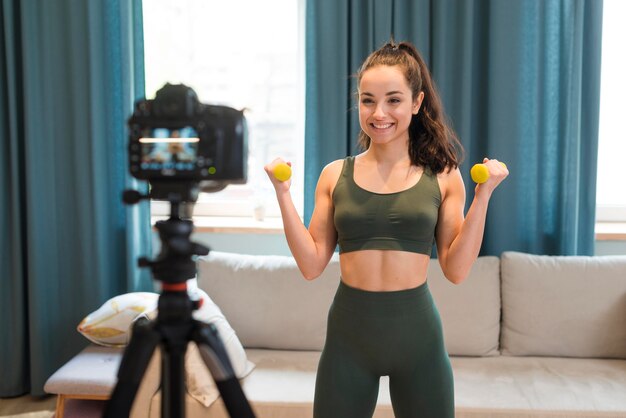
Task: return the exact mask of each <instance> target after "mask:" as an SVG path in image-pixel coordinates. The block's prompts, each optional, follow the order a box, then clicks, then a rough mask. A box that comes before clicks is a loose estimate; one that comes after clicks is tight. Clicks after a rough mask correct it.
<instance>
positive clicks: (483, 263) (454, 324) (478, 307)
mask: <svg viewBox="0 0 626 418" xmlns="http://www.w3.org/2000/svg"><path fill="white" fill-rule="evenodd" d="M428 287H429V288H430V291H431V293H432V295H433V299H434V300H435V303H436V305H437V308H438V309H439V313H440V315H441V322H442V324H443V334H444V339H445V343H446V349H447V350H448V353H449V354H450V355H455V356H495V355H498V354H499V340H500V260H499V259H498V257H479V258H478V259H477V260H476V262H475V263H474V265H473V266H472V270H471V271H470V274H469V276H468V277H467V278H466V279H465V281H463V282H462V283H461V284H458V285H455V284H453V283H451V282H450V281H449V280H447V279H446V278H445V276H444V275H443V272H442V270H441V267H440V265H439V262H438V260H431V262H430V264H429V267H428Z"/></svg>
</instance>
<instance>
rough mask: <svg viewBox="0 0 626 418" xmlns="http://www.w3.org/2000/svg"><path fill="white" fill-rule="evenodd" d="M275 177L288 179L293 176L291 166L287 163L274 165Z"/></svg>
mask: <svg viewBox="0 0 626 418" xmlns="http://www.w3.org/2000/svg"><path fill="white" fill-rule="evenodd" d="M274 177H276V180H278V181H287V180H289V179H290V178H291V167H290V166H289V164H286V163H279V164H276V167H274Z"/></svg>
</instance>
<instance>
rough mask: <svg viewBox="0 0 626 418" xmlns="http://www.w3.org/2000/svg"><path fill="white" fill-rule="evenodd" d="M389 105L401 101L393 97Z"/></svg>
mask: <svg viewBox="0 0 626 418" xmlns="http://www.w3.org/2000/svg"><path fill="white" fill-rule="evenodd" d="M389 103H394V104H396V103H400V99H398V98H397V97H392V98H391V99H389Z"/></svg>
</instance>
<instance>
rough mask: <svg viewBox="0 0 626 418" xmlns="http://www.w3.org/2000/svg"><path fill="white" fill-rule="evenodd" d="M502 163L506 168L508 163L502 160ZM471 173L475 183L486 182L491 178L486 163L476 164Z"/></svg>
mask: <svg viewBox="0 0 626 418" xmlns="http://www.w3.org/2000/svg"><path fill="white" fill-rule="evenodd" d="M500 164H502V165H503V166H504V168H506V164H504V163H503V162H502V161H500ZM470 175H471V176H472V180H474V183H478V184H481V183H484V182H486V181H487V180H488V179H489V169H488V168H487V166H486V165H485V164H474V166H473V167H472V169H471V170H470Z"/></svg>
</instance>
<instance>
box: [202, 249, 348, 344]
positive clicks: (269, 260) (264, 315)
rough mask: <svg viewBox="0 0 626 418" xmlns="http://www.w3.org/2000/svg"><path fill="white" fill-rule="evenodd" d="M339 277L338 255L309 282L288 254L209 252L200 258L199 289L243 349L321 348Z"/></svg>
mask: <svg viewBox="0 0 626 418" xmlns="http://www.w3.org/2000/svg"><path fill="white" fill-rule="evenodd" d="M339 275H340V272H339V261H338V258H337V256H334V257H333V259H331V261H330V263H329V265H328V267H326V270H324V273H322V275H321V276H320V277H318V278H317V279H315V280H312V281H307V280H305V279H304V278H303V277H302V274H301V273H300V271H299V270H298V266H297V265H296V262H295V260H294V259H293V257H288V256H274V255H262V256H261V255H246V254H232V253H225V252H217V251H211V252H210V253H209V255H208V256H206V257H202V258H200V259H199V260H198V286H199V287H200V288H201V289H203V290H204V291H206V292H207V293H208V295H209V296H210V297H211V299H212V300H213V301H214V302H215V303H216V304H217V305H218V306H219V307H220V309H221V310H222V312H223V313H224V315H225V316H226V318H227V319H228V321H229V323H230V325H231V326H232V328H233V329H234V330H235V332H236V333H237V336H238V337H239V340H240V341H241V343H242V344H243V346H244V347H247V348H271V349H282V350H321V349H322V348H323V346H324V340H325V339H326V320H327V318H328V310H329V308H330V304H331V303H332V300H333V297H334V295H335V292H336V290H337V286H338V285H339Z"/></svg>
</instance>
